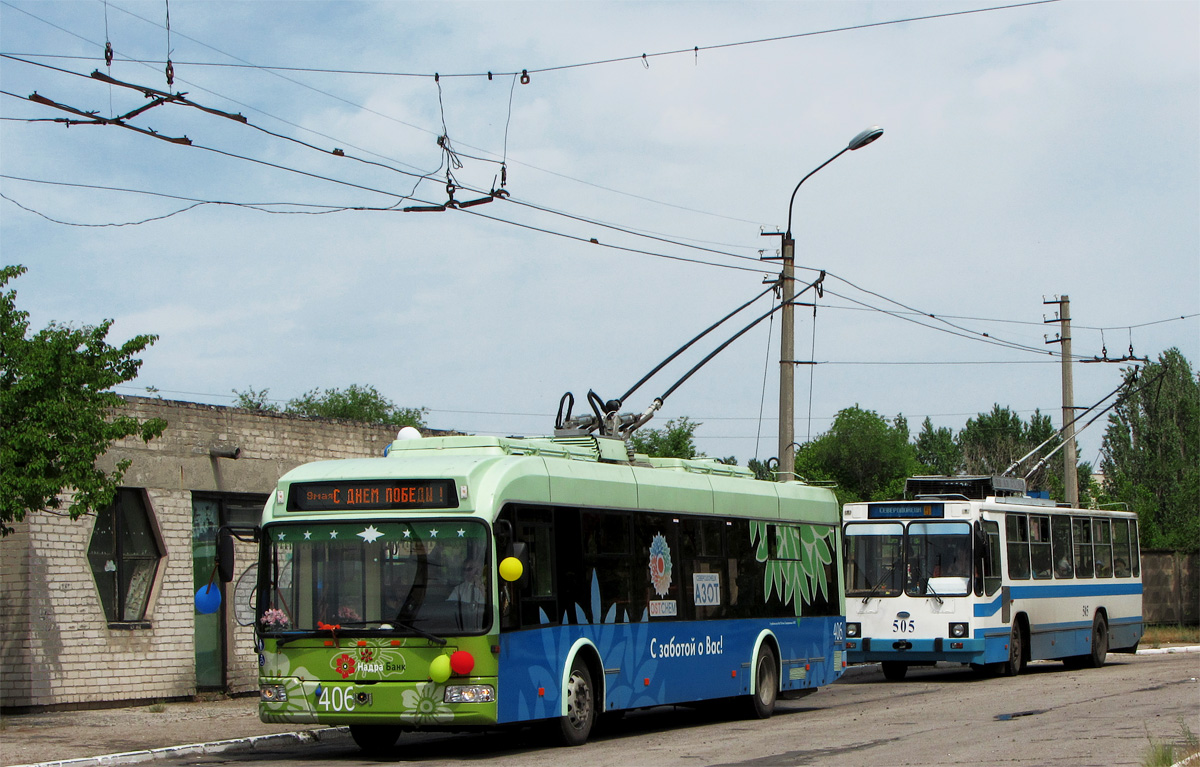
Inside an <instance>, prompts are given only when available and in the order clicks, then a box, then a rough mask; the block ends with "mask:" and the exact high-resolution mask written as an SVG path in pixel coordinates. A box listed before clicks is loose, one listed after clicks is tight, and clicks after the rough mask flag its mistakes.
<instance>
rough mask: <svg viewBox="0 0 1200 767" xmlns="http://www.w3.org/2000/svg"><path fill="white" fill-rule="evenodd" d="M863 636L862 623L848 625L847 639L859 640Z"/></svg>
mask: <svg viewBox="0 0 1200 767" xmlns="http://www.w3.org/2000/svg"><path fill="white" fill-rule="evenodd" d="M861 634H862V624H861V623H847V624H846V636H847V637H850V638H857V637H858V636H860V635H861Z"/></svg>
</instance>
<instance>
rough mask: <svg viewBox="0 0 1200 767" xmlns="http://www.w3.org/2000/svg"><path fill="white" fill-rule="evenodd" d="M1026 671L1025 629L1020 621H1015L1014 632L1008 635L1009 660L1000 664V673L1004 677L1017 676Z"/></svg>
mask: <svg viewBox="0 0 1200 767" xmlns="http://www.w3.org/2000/svg"><path fill="white" fill-rule="evenodd" d="M1024 670H1025V627H1024V626H1023V625H1022V624H1021V622H1020V621H1013V626H1012V631H1011V632H1009V635H1008V660H1006V661H1003V662H1002V663H1001V664H1000V673H1001V674H1003V675H1004V676H1017V675H1018V674H1020V673H1021V672H1022V671H1024Z"/></svg>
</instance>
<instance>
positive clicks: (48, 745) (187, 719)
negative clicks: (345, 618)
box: [0, 646, 1200, 767]
mask: <svg viewBox="0 0 1200 767" xmlns="http://www.w3.org/2000/svg"><path fill="white" fill-rule="evenodd" d="M1180 652H1191V653H1200V646H1191V647H1164V648H1154V649H1144V650H1139V651H1138V654H1139V655H1153V654H1166V653H1180ZM859 668H862V671H865V670H866V667H859ZM859 668H856V667H851V669H849V670H848V672H847V673H849V674H851V675H853V674H855V673H861V672H860V671H859ZM201 697H202V698H203V696H201ZM349 738H350V733H349V732H348V731H347V730H346V728H344V727H329V726H327V725H320V724H312V725H288V724H266V723H263V722H260V721H259V720H258V696H257V695H255V696H253V697H238V698H219V699H216V700H212V699H197V700H190V701H184V702H176V703H158V704H153V705H141V706H132V707H125V708H106V709H88V710H82V711H41V712H35V713H30V714H12V715H5V716H3V717H0V765H4V766H5V767H9V766H12V765H22V766H26V765H36V766H37V767H93V766H95V767H100V765H124V764H135V763H139V762H148V761H152V760H155V759H162V758H167V757H173V756H187V755H191V754H212V753H221V752H229V751H252V750H254V749H255V748H259V747H262V746H264V745H270V746H272V747H275V746H278V745H281V744H284V743H288V742H293V743H297V744H300V743H311V742H317V741H328V740H333V739H344V740H346V741H347V742H348V741H349Z"/></svg>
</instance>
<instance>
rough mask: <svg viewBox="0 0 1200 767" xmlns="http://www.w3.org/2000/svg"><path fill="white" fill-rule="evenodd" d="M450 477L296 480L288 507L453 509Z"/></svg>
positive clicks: (454, 500) (454, 495) (455, 505)
mask: <svg viewBox="0 0 1200 767" xmlns="http://www.w3.org/2000/svg"><path fill="white" fill-rule="evenodd" d="M455 508H458V494H457V493H456V492H455V488H454V480H452V479H370V480H361V479H359V480H334V481H330V482H297V483H295V484H293V485H292V486H291V488H290V489H289V490H288V501H287V510H288V511H357V510H360V509H361V510H366V509H370V510H374V511H398V510H404V509H455Z"/></svg>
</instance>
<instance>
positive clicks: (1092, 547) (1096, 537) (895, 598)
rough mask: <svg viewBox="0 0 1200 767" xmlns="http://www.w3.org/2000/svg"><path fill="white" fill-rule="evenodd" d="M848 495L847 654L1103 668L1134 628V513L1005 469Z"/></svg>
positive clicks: (890, 672) (898, 663) (1138, 591)
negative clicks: (883, 495)
mask: <svg viewBox="0 0 1200 767" xmlns="http://www.w3.org/2000/svg"><path fill="white" fill-rule="evenodd" d="M905 496H906V500H902V501H887V502H880V503H849V504H846V506H845V508H844V511H843V516H842V522H843V535H844V541H845V567H846V571H845V576H846V578H845V580H846V621H847V626H846V628H847V640H846V656H847V659H848V660H849V661H851V662H879V663H882V666H883V672H884V675H885V676H886V677H887V678H888V679H890V680H893V681H896V680H900V679H903V678H904V676H905V674H906V672H907V670H908V668H909V667H910V666H919V665H932V664H934V663H935V662H937V661H950V662H958V663H964V664H971V665H972V666H973V667H975V668H977V669H981V670H982V669H991V670H998V671H1001V672H1003V673H1005V674H1007V675H1016V674H1019V673H1020V672H1021V671H1022V669H1023V668H1024V666H1025V664H1026V663H1028V662H1029V661H1031V660H1043V659H1057V660H1062V661H1064V662H1065V663H1066V664H1068V665H1069V666H1093V667H1098V666H1100V665H1102V664H1103V663H1104V660H1105V656H1106V655H1107V654H1108V653H1109V652H1110V651H1111V652H1134V651H1136V649H1137V645H1138V642H1139V640H1140V639H1141V636H1142V580H1141V566H1140V561H1139V556H1138V528H1137V517H1136V516H1135V515H1134V514H1131V513H1129V512H1121V511H1100V510H1086V509H1074V508H1065V507H1063V506H1060V505H1058V504H1056V503H1054V502H1053V501H1050V500H1046V499H1041V498H1033V497H1030V496H1028V495H1027V494H1026V492H1025V483H1024V480H1021V479H1016V478H1007V477H966V476H958V477H913V478H910V479H909V480H908V483H907V487H906V492H905Z"/></svg>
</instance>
